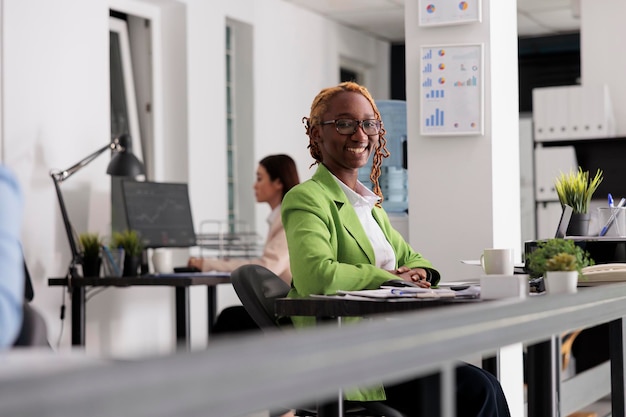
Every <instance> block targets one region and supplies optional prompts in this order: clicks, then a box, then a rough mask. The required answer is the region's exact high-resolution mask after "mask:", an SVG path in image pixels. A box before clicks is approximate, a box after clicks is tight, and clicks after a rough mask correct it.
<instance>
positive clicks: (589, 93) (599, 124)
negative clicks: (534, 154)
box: [533, 84, 615, 142]
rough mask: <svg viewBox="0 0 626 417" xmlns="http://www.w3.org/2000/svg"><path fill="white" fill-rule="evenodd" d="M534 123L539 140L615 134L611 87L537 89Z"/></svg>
mask: <svg viewBox="0 0 626 417" xmlns="http://www.w3.org/2000/svg"><path fill="white" fill-rule="evenodd" d="M533 122H534V134H535V141H536V142H548V141H559V140H576V139H594V138H607V137H614V136H615V117H614V116H613V109H612V106H611V99H610V94H609V89H608V86H607V85H605V84H603V85H595V86H580V85H570V86H562V87H545V88H535V89H533Z"/></svg>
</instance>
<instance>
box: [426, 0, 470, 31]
mask: <svg viewBox="0 0 626 417" xmlns="http://www.w3.org/2000/svg"><path fill="white" fill-rule="evenodd" d="M480 20H481V11H480V0H419V25H420V26H435V25H457V24H461V23H471V22H480Z"/></svg>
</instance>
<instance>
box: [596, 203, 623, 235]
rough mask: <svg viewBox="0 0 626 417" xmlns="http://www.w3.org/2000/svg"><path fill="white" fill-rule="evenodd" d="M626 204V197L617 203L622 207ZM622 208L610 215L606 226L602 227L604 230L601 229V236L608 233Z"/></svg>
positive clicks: (618, 206)
mask: <svg viewBox="0 0 626 417" xmlns="http://www.w3.org/2000/svg"><path fill="white" fill-rule="evenodd" d="M625 204H626V198H622V199H621V200H620V201H619V203H618V204H617V208H618V209H619V208H622V207H624V205H625ZM619 212H620V210H613V212H612V213H611V216H609V220H607V222H606V224H605V225H604V227H603V228H602V230H600V236H604V235H606V232H608V230H609V227H611V225H612V224H613V222H614V221H615V218H616V217H617V215H618V214H619Z"/></svg>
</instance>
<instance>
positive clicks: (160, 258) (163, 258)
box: [152, 249, 174, 274]
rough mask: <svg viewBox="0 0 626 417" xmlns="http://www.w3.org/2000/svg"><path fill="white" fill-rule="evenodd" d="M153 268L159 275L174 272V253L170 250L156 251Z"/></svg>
mask: <svg viewBox="0 0 626 417" xmlns="http://www.w3.org/2000/svg"><path fill="white" fill-rule="evenodd" d="M152 266H153V267H154V272H156V273H157V274H166V273H169V272H172V271H173V270H174V266H173V265H172V252H171V251H170V250H168V249H155V250H154V253H153V254H152Z"/></svg>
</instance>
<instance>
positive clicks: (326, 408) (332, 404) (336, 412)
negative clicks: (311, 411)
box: [316, 317, 344, 417]
mask: <svg viewBox="0 0 626 417" xmlns="http://www.w3.org/2000/svg"><path fill="white" fill-rule="evenodd" d="M316 321H317V323H319V324H321V323H323V322H325V321H328V318H326V317H317V318H316ZM341 324H342V322H341V317H337V327H341ZM343 411H344V410H343V389H341V388H339V391H338V392H337V397H336V400H335V401H324V402H318V403H317V416H318V417H343Z"/></svg>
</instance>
